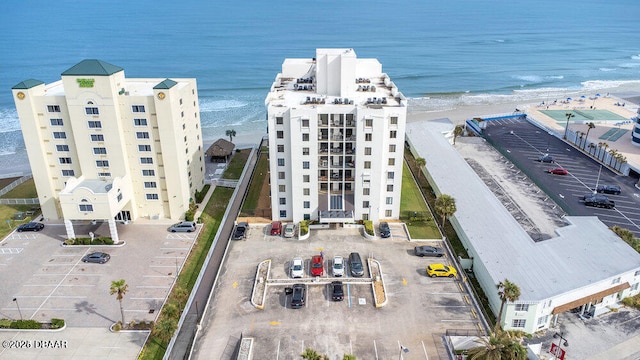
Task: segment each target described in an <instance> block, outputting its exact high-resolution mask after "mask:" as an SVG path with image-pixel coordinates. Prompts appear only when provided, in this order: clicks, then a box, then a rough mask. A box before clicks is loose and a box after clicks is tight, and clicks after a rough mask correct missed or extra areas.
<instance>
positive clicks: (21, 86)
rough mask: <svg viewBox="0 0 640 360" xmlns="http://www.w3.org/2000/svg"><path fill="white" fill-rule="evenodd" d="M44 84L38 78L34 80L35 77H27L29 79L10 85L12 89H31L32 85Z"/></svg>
mask: <svg viewBox="0 0 640 360" xmlns="http://www.w3.org/2000/svg"><path fill="white" fill-rule="evenodd" d="M41 84H44V82H43V81H40V80H36V79H29V80H25V81H22V82H20V83H18V84H17V85H15V86H14V87H12V89H24V90H26V89H31V88H32V87H34V86H38V85H41Z"/></svg>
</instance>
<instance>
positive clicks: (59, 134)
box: [53, 131, 67, 139]
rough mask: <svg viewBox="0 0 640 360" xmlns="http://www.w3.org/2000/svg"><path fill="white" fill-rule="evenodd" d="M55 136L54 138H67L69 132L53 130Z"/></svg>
mask: <svg viewBox="0 0 640 360" xmlns="http://www.w3.org/2000/svg"><path fill="white" fill-rule="evenodd" d="M53 138H54V139H66V138H67V133H65V132H64V131H54V132H53Z"/></svg>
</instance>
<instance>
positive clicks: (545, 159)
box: [538, 154, 555, 163]
mask: <svg viewBox="0 0 640 360" xmlns="http://www.w3.org/2000/svg"><path fill="white" fill-rule="evenodd" d="M538 161H539V162H543V163H552V162H554V161H555V159H554V158H553V156H551V155H549V154H545V155H542V156H540V157H539V158H538Z"/></svg>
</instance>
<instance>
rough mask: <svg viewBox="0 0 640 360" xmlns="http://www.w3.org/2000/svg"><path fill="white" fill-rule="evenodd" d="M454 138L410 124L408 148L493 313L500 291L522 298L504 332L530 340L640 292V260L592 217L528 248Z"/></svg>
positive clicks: (433, 125) (444, 127)
mask: <svg viewBox="0 0 640 360" xmlns="http://www.w3.org/2000/svg"><path fill="white" fill-rule="evenodd" d="M452 130H453V125H452V124H451V123H450V122H449V121H428V122H427V121H422V122H414V123H410V124H408V125H407V134H408V136H407V142H408V144H409V147H410V149H411V151H412V152H413V153H414V154H416V156H421V157H423V158H425V160H426V163H427V168H428V171H427V173H426V176H427V178H428V179H429V182H430V183H431V185H432V186H433V189H434V191H435V192H436V195H440V194H448V195H451V196H453V198H455V200H456V208H457V210H456V212H455V214H454V215H453V216H451V218H450V221H451V224H452V225H453V227H454V228H455V230H456V233H457V234H458V236H459V237H460V240H461V242H462V244H463V245H464V247H465V249H466V250H467V252H468V255H469V257H470V259H471V260H472V267H471V269H472V270H473V276H475V278H476V279H477V280H478V282H479V283H480V286H481V287H482V288H483V290H484V292H485V294H486V296H487V297H488V300H489V304H490V306H491V309H492V310H493V312H494V313H496V314H497V313H498V312H499V311H500V304H501V300H500V298H499V296H498V290H497V288H496V285H497V284H498V283H500V282H502V281H504V280H505V279H508V280H509V281H511V282H513V283H515V284H516V285H517V286H518V287H519V288H520V291H521V295H520V298H519V299H518V300H517V301H515V302H513V303H510V302H509V303H506V304H505V307H504V310H503V314H502V317H501V325H502V327H503V328H504V329H505V330H522V331H525V332H527V333H534V332H536V331H538V330H543V329H547V328H549V327H550V326H553V325H554V324H555V323H556V321H557V319H558V314H560V313H563V312H566V311H571V310H573V311H574V312H577V313H578V314H580V315H582V316H596V315H599V314H602V313H604V312H607V311H610V307H615V306H617V305H616V304H617V303H618V302H619V301H620V300H621V299H623V298H625V297H628V296H633V295H636V294H638V293H639V292H640V289H639V285H640V254H638V253H637V252H636V251H635V250H634V249H633V248H632V247H631V246H629V245H628V244H627V243H625V242H624V241H623V240H622V239H620V237H619V236H617V235H616V234H615V233H614V232H613V231H611V230H609V229H608V228H607V226H606V225H605V224H604V223H602V222H601V221H600V220H599V219H598V218H597V217H592V216H569V217H566V218H565V219H566V220H567V222H568V223H569V225H567V226H565V227H562V228H558V229H556V235H557V236H556V237H554V238H551V239H548V240H543V241H538V242H534V241H533V240H532V239H531V237H530V236H529V234H527V232H526V231H525V230H524V229H523V228H522V227H521V226H520V224H519V223H518V222H517V220H516V219H514V218H513V216H512V215H511V214H510V213H509V211H508V210H507V209H506V208H505V207H504V206H503V205H502V203H501V202H500V200H499V199H498V198H496V196H495V195H494V194H493V192H492V191H491V190H490V189H489V188H488V187H487V186H486V185H485V184H484V182H483V181H482V180H481V179H480V177H479V176H478V175H477V174H476V173H475V172H474V171H473V169H472V168H471V166H470V165H469V164H468V163H467V162H466V161H465V159H464V158H463V157H462V156H461V155H460V154H459V153H458V152H457V151H456V150H455V149H454V147H453V146H452V145H451V143H450V142H449V139H447V138H445V136H444V135H443V134H446V133H450V132H451V131H452Z"/></svg>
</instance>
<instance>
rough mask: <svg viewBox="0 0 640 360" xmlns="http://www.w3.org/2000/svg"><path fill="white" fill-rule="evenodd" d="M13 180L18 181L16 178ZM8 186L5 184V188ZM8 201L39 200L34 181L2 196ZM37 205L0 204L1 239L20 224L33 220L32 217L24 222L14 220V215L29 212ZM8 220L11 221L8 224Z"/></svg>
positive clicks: (28, 181)
mask: <svg viewBox="0 0 640 360" xmlns="http://www.w3.org/2000/svg"><path fill="white" fill-rule="evenodd" d="M13 180H16V179H15V178H14V179H13ZM6 185H8V184H5V186H6ZM2 197H3V198H6V199H30V198H37V197H38V193H37V192H36V186H35V185H34V183H33V179H30V180H27V181H25V182H24V183H22V184H20V185H19V186H17V187H16V188H14V189H12V190H11V191H9V192H8V193H6V194H4V195H3V196H2ZM34 206H37V205H3V204H0V239H3V238H4V237H5V236H7V234H9V233H10V232H11V231H13V229H15V228H16V227H17V226H19V225H20V224H24V223H27V222H29V221H31V220H32V217H30V216H27V217H26V218H25V219H24V220H13V215H15V213H17V212H20V211H27V210H29V209H31V208H32V207H34ZM7 220H8V221H9V222H8V223H7Z"/></svg>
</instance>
